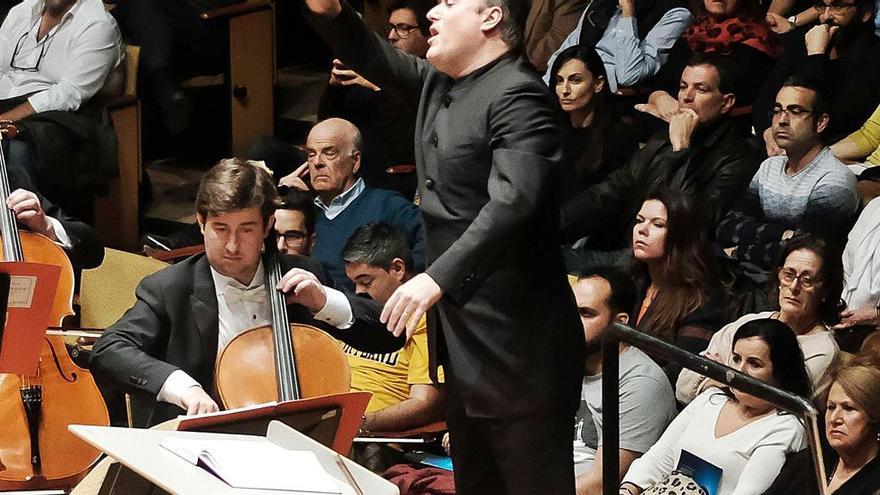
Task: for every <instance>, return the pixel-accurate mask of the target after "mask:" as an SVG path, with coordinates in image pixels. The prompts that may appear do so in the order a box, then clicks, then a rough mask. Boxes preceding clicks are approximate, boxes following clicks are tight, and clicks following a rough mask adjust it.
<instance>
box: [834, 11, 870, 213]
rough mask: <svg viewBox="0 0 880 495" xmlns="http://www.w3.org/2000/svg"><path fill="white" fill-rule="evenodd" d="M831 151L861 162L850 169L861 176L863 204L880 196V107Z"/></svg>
mask: <svg viewBox="0 0 880 495" xmlns="http://www.w3.org/2000/svg"><path fill="white" fill-rule="evenodd" d="M878 17H880V16H878ZM831 151H832V152H833V153H834V155H835V156H836V157H837V158H839V159H840V160H842V161H844V162H846V163H850V162H860V163H857V164H855V165H851V166H850V168H851V169H853V171H854V172H856V173H857V174H859V195H860V196H861V198H862V202H864V203H867V202H868V201H871V200H872V199H874V198H876V197H877V196H880V168H874V167H876V166H877V165H880V106H878V107H877V109H876V110H874V113H872V114H871V116H870V117H868V120H866V121H865V123H864V125H862V127H861V128H859V130H857V131H855V132H853V133H852V134H850V135H849V136H847V137H845V138H843V139H841V140H840V141H838V142H836V143H834V144H833V145H832V146H831Z"/></svg>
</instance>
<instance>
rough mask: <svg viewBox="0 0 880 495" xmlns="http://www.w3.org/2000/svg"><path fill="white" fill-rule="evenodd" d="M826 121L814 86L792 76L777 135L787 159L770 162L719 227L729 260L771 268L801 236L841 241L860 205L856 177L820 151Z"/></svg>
mask: <svg viewBox="0 0 880 495" xmlns="http://www.w3.org/2000/svg"><path fill="white" fill-rule="evenodd" d="M828 120H829V118H828V108H827V106H826V104H825V100H824V98H823V96H822V93H821V92H820V90H819V89H818V88H817V87H816V86H813V85H812V84H810V83H809V82H806V81H803V80H800V79H794V78H793V79H789V80H788V81H786V83H785V85H783V86H782V89H780V90H779V94H778V95H777V96H776V104H775V105H774V106H773V127H772V130H773V139H774V142H775V143H777V145H778V146H779V147H781V148H782V149H783V151H785V154H784V155H778V156H771V157H769V158H767V159H766V160H764V163H762V164H761V167H760V168H759V169H758V173H756V174H755V176H754V177H753V178H752V182H751V184H749V188H748V189H747V190H746V191H745V194H744V195H743V197H742V199H741V200H740V203H739V205H738V206H737V207H736V208H734V209H733V210H731V211H730V212H729V213H728V214H727V217H726V218H725V219H724V220H722V222H721V223H720V224H719V225H718V232H717V239H718V244H719V245H720V246H721V248H722V249H723V250H724V252H725V254H727V255H728V256H729V257H730V258H733V259H736V260H739V261H741V262H749V263H751V264H753V265H756V266H758V267H760V268H762V269H770V267H771V266H772V264H773V262H774V260H776V259H777V258H778V255H779V251H780V249H781V247H782V243H783V241H784V240H785V239H788V238H790V237H791V236H792V235H793V234H794V233H795V232H796V231H797V232H813V233H816V234H819V235H821V236H823V237H824V238H826V239H829V240H835V239H841V240H842V238H843V236H844V234H845V232H846V230H847V229H848V228H849V226H850V225H851V219H852V218H853V215H854V214H855V212H856V210H857V209H858V206H859V199H858V194H857V192H856V178H855V176H854V175H853V173H852V172H850V171H849V169H847V168H846V167H845V166H844V165H843V164H842V163H840V161H838V160H837V158H835V156H834V154H833V153H831V150H830V149H829V148H828V147H826V146H824V145H822V140H821V135H822V133H823V131H824V130H825V128H826V127H827V126H828Z"/></svg>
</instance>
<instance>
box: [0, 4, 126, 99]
mask: <svg viewBox="0 0 880 495" xmlns="http://www.w3.org/2000/svg"><path fill="white" fill-rule="evenodd" d="M44 7H45V0H25V1H24V2H23V3H21V4H19V5H16V6H15V7H13V8H12V9H11V10H10V11H9V14H8V15H7V17H6V20H5V21H4V22H3V25H2V26H0V100H8V99H11V98H14V97H18V96H23V95H27V94H31V96H30V97H29V98H28V102H29V103H30V104H31V106H32V107H34V110H36V111H37V112H38V113H39V112H47V111H51V110H60V111H75V110H77V109H79V107H80V105H81V104H82V103H84V102H86V101H87V100H89V99H90V98H91V97H92V96H94V95H95V94H96V93H97V92H98V91H99V90H100V89H101V87H102V86H103V85H104V82H105V80H106V79H107V76H108V75H109V74H110V72H111V71H112V70H113V69H115V68H116V67H117V66H119V64H120V63H121V62H122V38H121V36H120V34H119V28H118V26H117V25H116V21H115V20H114V19H113V17H112V16H111V15H110V14H108V13H107V12H106V10H105V9H104V4H103V2H102V1H101V0H77V1H76V3H74V5H73V7H71V8H70V10H69V11H68V12H67V13H65V14H64V17H63V18H62V20H61V22H60V23H59V24H58V25H57V26H55V27H54V28H52V29H51V30H50V31H49V32H48V33H47V34H46V36H44V37H43V39H37V37H38V32H39V30H40V19H41V16H42V13H43V9H44ZM13 57H14V58H15V60H14V62H15V63H14V64H13ZM13 65H14V66H15V67H13Z"/></svg>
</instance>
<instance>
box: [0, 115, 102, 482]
mask: <svg viewBox="0 0 880 495" xmlns="http://www.w3.org/2000/svg"><path fill="white" fill-rule="evenodd" d="M15 133H16V129H15V127H14V126H13V125H12V124H11V123H9V122H0V141H2V140H3V139H8V138H12V137H14V136H15ZM10 192H11V191H10V186H9V175H8V170H7V166H6V158H5V156H4V155H3V149H2V147H0V233H2V237H3V243H2V248H3V259H4V261H30V262H35V263H45V264H50V265H56V266H60V267H61V275H60V277H59V280H58V287H57V290H56V293H55V296H54V297H55V299H54V302H53V304H52V310H51V316H50V319H49V321H50V324H51V325H54V326H60V325H61V320H62V319H63V318H64V317H65V316H67V315H72V314H73V307H72V305H71V303H72V301H73V267H72V266H71V264H70V260H69V259H68V257H67V254H66V253H65V252H64V250H63V249H61V247H59V246H58V245H57V244H55V243H54V242H53V241H51V240H49V239H48V238H46V237H44V236H42V235H39V234H34V233H31V232H27V231H19V230H18V229H17V224H16V220H15V214H14V213H13V212H12V210H10V209H9V208H7V207H6V198H8V197H9V194H10ZM70 424H90V425H109V424H110V419H109V417H108V414H107V407H106V406H105V404H104V400H103V398H102V397H101V393H100V392H99V391H98V387H97V386H96V385H95V380H94V379H93V378H92V375H91V374H90V373H89V372H88V370H85V369H83V368H80V367H79V366H77V365H76V364H75V363H74V362H73V360H72V359H71V358H70V355H69V354H68V352H67V346H66V345H65V343H64V339H63V338H62V337H58V336H52V337H50V336H44V340H43V345H42V349H41V351H40V360H39V365H38V367H37V371H36V373H35V374H33V375H32V376H22V375H12V374H0V425H2V427H0V491H7V490H27V489H64V488H69V487H71V486H73V485H74V484H75V483H76V482H77V481H78V480H79V479H80V478H82V477H83V476H84V475H85V473H86V471H87V470H88V469H89V468H90V467H91V466H92V465H93V464H94V463H95V462H96V461H97V460H98V457H99V455H100V452H99V451H98V450H97V449H95V448H93V447H91V446H89V445H88V444H86V443H85V442H83V441H82V440H80V439H78V438H76V437H75V436H74V435H72V434H71V433H70V432H68V431H67V426H68V425H70Z"/></svg>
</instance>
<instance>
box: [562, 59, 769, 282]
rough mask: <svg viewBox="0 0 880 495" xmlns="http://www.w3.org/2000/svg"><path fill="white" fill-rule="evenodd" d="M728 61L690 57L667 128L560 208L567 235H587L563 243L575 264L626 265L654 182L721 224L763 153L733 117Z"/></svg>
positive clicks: (709, 222)
mask: <svg viewBox="0 0 880 495" xmlns="http://www.w3.org/2000/svg"><path fill="white" fill-rule="evenodd" d="M728 64H729V61H728V60H727V59H725V58H724V57H723V56H721V55H714V54H709V55H704V56H701V57H699V58H695V59H694V60H692V61H691V62H690V63H689V65H688V66H687V67H686V68H685V69H684V72H683V73H682V76H681V82H680V86H679V88H680V89H679V92H678V102H677V103H678V107H677V109H676V110H675V111H674V113H673V114H672V115H671V118H670V119H669V132H668V133H667V134H666V135H664V136H662V137H660V136H658V139H655V140H651V141H649V142H648V144H647V145H646V146H645V147H644V148H642V149H641V150H639V151H637V152H636V153H635V155H633V157H632V158H631V159H630V161H629V162H628V163H627V164H625V165H624V166H622V167H620V168H619V169H617V170H616V171H615V172H613V173H612V174H611V175H610V176H609V177H608V178H607V179H605V180H604V181H603V182H601V183H599V184H596V185H594V186H591V187H589V188H587V189H586V190H584V191H583V192H582V193H580V194H579V195H578V196H577V197H576V198H575V199H574V200H572V201H571V202H570V203H568V204H567V205H566V207H565V208H563V209H562V211H561V214H560V222H561V230H562V237H563V241H565V242H574V241H576V240H578V239H581V238H584V237H586V242H585V243H579V244H580V245H579V247H578V248H577V249H566V250H565V251H566V253H565V254H566V263H567V265H568V266H567V267H568V268H569V270H576V269H580V268H584V267H589V266H598V265H607V264H619V265H620V264H625V263H626V260H627V259H628V257H629V251H630V250H631V246H630V241H631V236H632V225H633V219H634V218H635V214H636V212H638V209H639V208H640V207H641V205H642V203H643V202H644V200H645V196H646V195H647V194H648V192H650V190H651V189H653V188H655V187H659V186H665V187H673V188H677V189H681V190H682V191H684V192H685V193H688V194H690V195H692V196H693V198H694V200H695V201H696V203H697V205H698V207H699V208H700V209H701V211H703V212H704V214H705V220H706V222H707V225H715V224H717V223H718V221H719V220H720V219H721V218H722V217H723V215H724V214H725V213H726V212H727V210H729V209H730V208H731V206H732V205H733V203H734V202H735V201H736V198H737V196H738V195H739V194H740V193H741V192H742V191H744V190H745V188H746V187H747V186H748V184H749V180H751V178H752V176H753V175H754V173H755V171H756V170H757V168H758V165H759V163H760V160H759V158H758V156H757V154H756V153H755V152H754V151H753V149H752V148H751V147H750V146H749V144H748V143H747V142H746V141H745V140H744V139H743V138H742V137H741V135H740V134H738V133H737V131H736V129H735V128H734V126H733V124H732V123H731V121H730V118H729V113H730V110H731V109H732V108H733V106H734V103H735V100H736V97H735V95H734V94H733V92H732V90H731V89H730V88H731V87H732V86H733V83H734V81H732V79H733V77H732V74H731V72H732V69H731V68H730V67H729V66H728ZM651 113H657V114H658V116H660V115H659V113H660V112H651Z"/></svg>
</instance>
